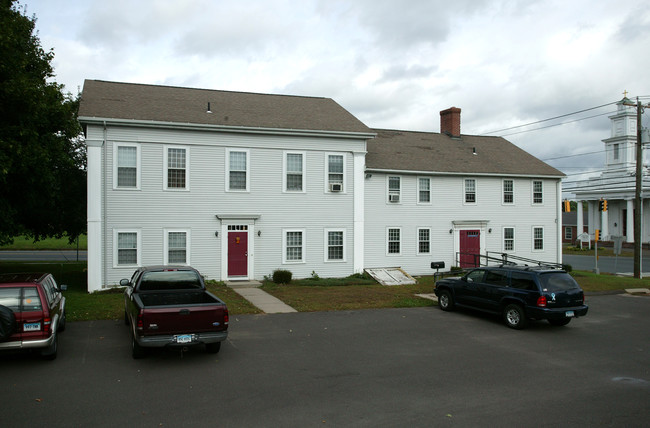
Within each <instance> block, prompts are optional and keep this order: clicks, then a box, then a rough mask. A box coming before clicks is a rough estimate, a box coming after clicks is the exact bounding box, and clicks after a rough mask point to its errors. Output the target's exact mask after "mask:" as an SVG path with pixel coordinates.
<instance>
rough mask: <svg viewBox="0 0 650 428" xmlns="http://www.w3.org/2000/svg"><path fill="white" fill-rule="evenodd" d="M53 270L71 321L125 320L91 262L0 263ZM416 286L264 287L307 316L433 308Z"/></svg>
mask: <svg viewBox="0 0 650 428" xmlns="http://www.w3.org/2000/svg"><path fill="white" fill-rule="evenodd" d="M27 271H29V272H38V271H41V272H51V273H52V274H54V277H55V278H56V280H57V282H58V283H59V284H66V285H67V286H68V290H67V291H66V292H65V296H66V299H67V310H68V320H70V321H82V320H100V319H121V318H122V317H123V313H124V303H123V297H122V290H120V289H113V290H106V291H102V292H96V293H92V294H89V293H88V292H87V291H86V290H87V275H86V262H51V263H32V262H0V273H3V272H27ZM571 275H573V277H574V278H575V279H576V281H577V282H578V283H579V284H580V286H581V287H582V289H583V290H585V291H586V292H587V293H589V292H602V291H613V290H623V289H626V288H650V278H646V279H635V278H623V277H617V276H613V275H608V274H600V275H597V274H595V273H592V272H586V271H574V272H572V273H571ZM417 280H418V283H417V284H415V285H401V286H382V285H379V284H376V283H375V282H374V281H373V280H370V279H368V278H362V277H356V276H352V277H348V278H341V279H331V278H328V279H303V280H294V281H292V282H291V283H290V284H289V285H277V284H274V283H273V282H270V281H265V282H264V284H263V286H262V289H263V290H264V291H266V292H267V293H269V294H271V295H273V296H275V297H277V298H279V299H280V300H282V301H284V302H285V303H287V304H288V305H290V306H292V307H294V308H295V309H296V310H298V311H301V312H310V311H330V310H355V309H370V308H399V307H414V306H431V305H433V304H434V303H433V302H432V301H431V300H428V299H424V298H421V297H417V296H415V295H416V294H429V293H433V288H434V280H433V276H422V277H418V278H417ZM207 287H208V289H209V290H210V291H211V292H213V293H214V294H216V295H217V296H219V297H220V298H221V299H222V300H224V301H225V302H226V304H227V305H228V309H229V311H230V314H231V315H238V314H256V313H260V312H261V311H260V310H259V309H257V308H256V307H255V306H253V305H252V304H251V303H250V302H248V301H247V300H245V299H244V298H242V297H241V296H240V295H239V294H237V293H236V292H235V291H234V290H233V289H231V288H229V287H227V286H226V285H225V284H223V283H222V282H216V281H209V282H208V284H207Z"/></svg>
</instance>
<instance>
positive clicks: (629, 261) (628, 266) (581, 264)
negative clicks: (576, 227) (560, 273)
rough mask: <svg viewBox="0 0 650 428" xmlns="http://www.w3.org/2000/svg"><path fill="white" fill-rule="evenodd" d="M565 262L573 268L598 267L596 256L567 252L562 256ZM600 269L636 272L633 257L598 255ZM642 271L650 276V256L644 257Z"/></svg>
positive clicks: (610, 271)
mask: <svg viewBox="0 0 650 428" xmlns="http://www.w3.org/2000/svg"><path fill="white" fill-rule="evenodd" d="M562 261H563V262H564V263H567V264H570V265H571V267H573V269H576V270H587V271H593V270H594V268H595V267H596V257H595V256H576V255H572V254H565V255H563V256H562ZM598 270H599V271H600V273H618V274H624V275H633V274H634V258H633V257H598ZM641 271H642V272H643V276H644V277H650V258H645V257H644V258H643V260H642V261H641Z"/></svg>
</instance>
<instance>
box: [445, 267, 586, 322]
mask: <svg viewBox="0 0 650 428" xmlns="http://www.w3.org/2000/svg"><path fill="white" fill-rule="evenodd" d="M435 293H436V296H438V305H439V306H440V309H442V310H443V311H450V310H453V309H454V307H456V306H459V307H468V308H473V309H478V310H481V311H485V312H490V313H495V314H501V315H502V316H503V320H504V322H505V323H506V325H507V326H508V327H511V328H515V329H523V328H525V327H526V325H527V323H528V320H544V319H545V320H548V322H549V323H551V324H553V325H558V326H563V325H567V324H568V323H569V322H570V321H571V320H572V319H573V318H577V317H581V316H584V315H586V314H587V311H588V310H589V308H588V306H587V305H585V298H584V293H583V291H582V289H581V288H580V286H579V285H578V283H577V282H576V281H575V280H574V279H573V278H572V277H571V275H569V274H568V273H567V272H566V271H564V270H559V269H550V268H545V267H528V266H493V267H482V268H476V269H473V270H471V271H469V272H468V273H467V274H466V275H464V276H462V277H454V278H443V279H440V280H438V282H436V288H435Z"/></svg>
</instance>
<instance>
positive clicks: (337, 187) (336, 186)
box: [330, 183, 343, 192]
mask: <svg viewBox="0 0 650 428" xmlns="http://www.w3.org/2000/svg"><path fill="white" fill-rule="evenodd" d="M342 190H343V184H342V183H330V192H340V191H342Z"/></svg>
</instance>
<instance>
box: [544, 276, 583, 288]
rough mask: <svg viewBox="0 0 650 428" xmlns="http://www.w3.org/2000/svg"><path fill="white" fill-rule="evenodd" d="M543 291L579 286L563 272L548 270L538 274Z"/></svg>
mask: <svg viewBox="0 0 650 428" xmlns="http://www.w3.org/2000/svg"><path fill="white" fill-rule="evenodd" d="M539 279H540V282H541V284H542V290H543V291H566V290H573V289H576V288H580V286H579V285H578V283H577V282H576V281H575V279H573V278H572V277H571V275H569V274H568V273H564V272H549V273H543V274H541V275H540V276H539Z"/></svg>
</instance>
